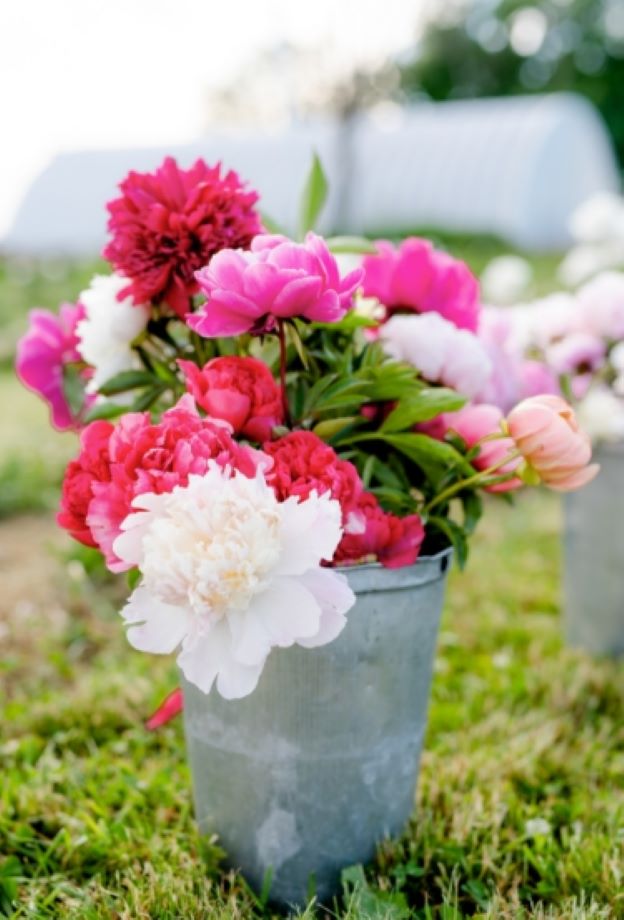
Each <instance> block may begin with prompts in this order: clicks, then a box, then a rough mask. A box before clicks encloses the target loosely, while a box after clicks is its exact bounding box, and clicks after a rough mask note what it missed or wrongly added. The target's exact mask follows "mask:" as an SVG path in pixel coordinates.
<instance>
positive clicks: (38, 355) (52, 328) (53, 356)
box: [15, 303, 85, 431]
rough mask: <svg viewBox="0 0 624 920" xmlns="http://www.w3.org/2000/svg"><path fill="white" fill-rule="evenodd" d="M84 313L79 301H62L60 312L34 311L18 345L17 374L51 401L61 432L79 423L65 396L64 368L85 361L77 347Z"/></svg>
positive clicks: (52, 412) (32, 388) (55, 423)
mask: <svg viewBox="0 0 624 920" xmlns="http://www.w3.org/2000/svg"><path fill="white" fill-rule="evenodd" d="M84 316H85V310H84V307H83V306H82V304H79V303H78V304H71V303H64V304H62V305H61V307H60V309H59V312H58V315H56V314H54V313H52V312H50V310H31V311H30V314H29V322H30V325H29V328H28V332H27V333H26V334H25V335H24V336H23V337H22V338H21V339H20V341H19V342H18V345H17V360H16V362H15V369H16V371H17V375H18V377H19V378H20V380H21V381H22V383H23V384H24V385H25V386H27V387H28V388H29V389H30V390H33V391H34V392H35V393H38V394H39V396H41V397H42V399H44V400H45V401H46V402H47V403H48V405H49V406H50V416H51V419H52V424H53V425H54V427H55V428H57V429H58V430H59V431H66V430H67V429H68V428H77V427H78V425H79V421H78V419H77V418H75V417H74V416H73V415H72V412H71V409H70V407H69V405H68V403H67V399H66V397H65V392H64V389H63V369H64V367H65V366H66V365H68V364H73V363H75V362H78V361H80V362H81V361H82V358H81V357H80V355H79V354H78V351H77V350H76V345H77V344H78V338H77V336H76V326H77V325H78V323H79V322H80V320H81V319H84Z"/></svg>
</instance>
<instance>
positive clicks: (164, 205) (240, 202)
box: [104, 157, 261, 317]
mask: <svg viewBox="0 0 624 920" xmlns="http://www.w3.org/2000/svg"><path fill="white" fill-rule="evenodd" d="M120 189H121V193H122V194H121V197H120V198H116V199H115V200H114V201H111V202H109V203H108V211H109V213H110V218H109V221H108V229H109V231H110V233H111V236H112V239H111V240H110V242H109V243H108V244H107V246H106V248H105V249H104V258H106V259H108V260H109V261H110V262H111V263H112V265H113V266H114V267H115V269H116V270H117V271H118V272H119V274H121V275H124V276H125V277H126V278H128V285H127V287H126V288H124V290H123V291H121V293H120V294H119V297H120V298H121V297H125V296H128V295H129V294H131V295H132V298H133V300H134V302H135V303H136V304H144V303H150V302H151V303H155V304H161V303H164V304H166V305H167V306H168V307H170V309H171V310H173V311H174V312H175V313H177V315H178V316H180V317H183V316H184V315H185V314H186V313H187V312H188V310H189V305H190V298H191V297H192V295H193V294H195V293H196V292H197V282H196V280H195V272H196V270H197V269H198V268H201V267H202V265H205V264H206V263H207V262H208V260H209V259H210V258H211V256H213V255H214V254H215V253H216V252H219V250H221V249H227V248H232V249H239V248H247V247H248V246H249V244H250V243H251V241H252V239H253V237H254V236H255V235H256V234H257V233H259V232H260V230H261V223H260V217H259V216H258V213H257V212H256V210H255V209H254V206H255V204H256V202H257V200H258V195H257V193H256V192H254V191H246V190H245V187H244V185H243V183H241V181H240V179H239V177H238V175H237V174H236V173H235V172H232V171H230V172H227V173H224V174H222V171H221V164H217V165H216V166H207V165H206V163H204V161H203V160H197V162H196V163H195V164H194V165H193V166H191V168H190V169H187V170H184V169H181V168H180V167H179V166H178V164H177V163H176V161H175V160H174V159H173V158H172V157H167V158H166V159H165V161H164V162H163V164H162V166H160V167H159V168H158V169H157V170H156V171H155V172H153V173H137V172H130V173H129V174H128V176H127V177H126V179H124V181H123V182H122V183H121V185H120Z"/></svg>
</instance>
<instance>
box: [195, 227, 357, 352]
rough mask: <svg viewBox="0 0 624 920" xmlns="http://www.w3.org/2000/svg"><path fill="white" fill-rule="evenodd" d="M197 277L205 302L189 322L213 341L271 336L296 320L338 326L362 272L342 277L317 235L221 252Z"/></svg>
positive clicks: (265, 238)
mask: <svg viewBox="0 0 624 920" xmlns="http://www.w3.org/2000/svg"><path fill="white" fill-rule="evenodd" d="M196 277H197V281H198V283H199V287H200V289H201V290H202V291H203V293H204V294H205V295H206V297H207V302H206V303H205V304H203V305H202V306H201V307H200V308H199V310H198V311H197V312H196V313H192V314H189V315H187V317H186V321H187V324H188V325H189V326H190V328H191V329H193V330H194V331H195V332H197V333H198V334H199V335H203V336H205V337H206V338H211V337H215V336H234V335H242V334H243V333H245V332H251V333H254V334H259V333H262V332H268V331H271V330H273V329H275V327H276V324H277V322H278V321H279V320H284V319H292V318H294V317H299V318H301V319H307V320H310V321H314V322H322V323H329V322H335V321H336V320H339V319H341V317H342V316H344V314H345V313H346V311H347V309H348V308H349V306H350V305H351V300H352V296H353V293H354V291H355V289H356V287H357V286H358V284H359V282H360V280H361V278H362V271H361V269H356V270H355V271H352V272H350V273H349V274H348V275H346V277H345V278H341V277H340V274H339V271H338V265H337V263H336V259H335V258H334V256H333V255H332V254H331V253H330V251H329V249H328V248H327V246H326V244H325V241H324V240H323V239H322V238H321V237H319V236H315V234H313V233H308V235H307V236H306V239H305V243H294V242H292V241H291V240H288V239H286V237H282V236H273V235H269V234H265V235H261V236H257V237H256V238H255V239H254V241H253V243H252V245H251V252H241V251H239V250H233V249H226V250H223V251H222V252H219V253H217V255H216V256H214V257H213V258H212V259H211V260H210V262H209V263H208V265H207V266H206V267H205V268H203V269H201V271H198V272H197V275H196Z"/></svg>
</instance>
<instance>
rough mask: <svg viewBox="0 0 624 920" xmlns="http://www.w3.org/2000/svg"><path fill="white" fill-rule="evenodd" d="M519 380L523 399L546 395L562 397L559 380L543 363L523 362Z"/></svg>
mask: <svg viewBox="0 0 624 920" xmlns="http://www.w3.org/2000/svg"><path fill="white" fill-rule="evenodd" d="M519 378H520V393H521V397H522V399H527V398H528V397H529V396H540V395H544V394H546V395H549V396H561V388H560V386H559V382H558V380H557V378H556V377H555V375H554V374H553V372H552V371H551V369H550V368H549V367H546V365H545V364H543V363H542V362H541V361H533V360H528V361H522V363H521V364H520V367H519ZM512 408H513V407H512Z"/></svg>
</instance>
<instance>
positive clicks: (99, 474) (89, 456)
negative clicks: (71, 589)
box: [56, 421, 115, 547]
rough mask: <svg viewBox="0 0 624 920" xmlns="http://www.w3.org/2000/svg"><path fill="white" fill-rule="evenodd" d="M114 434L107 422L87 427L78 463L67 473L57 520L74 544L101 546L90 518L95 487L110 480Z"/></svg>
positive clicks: (70, 467)
mask: <svg viewBox="0 0 624 920" xmlns="http://www.w3.org/2000/svg"><path fill="white" fill-rule="evenodd" d="M114 430H115V429H114V427H113V425H111V423H110V422H105V421H97V422H91V424H90V425H87V427H86V428H84V429H83V431H82V432H81V434H80V454H79V456H78V459H77V460H72V461H71V462H70V463H69V464H68V466H67V469H66V471H65V477H64V479H63V491H62V494H61V507H60V510H59V513H58V515H57V518H56V520H57V523H58V524H59V525H60V526H61V527H63V528H64V529H65V530H67V531H68V533H70V534H71V536H72V537H73V538H74V540H78V542H79V543H84V544H85V546H94V547H96V546H97V545H98V544H97V542H96V540H95V539H94V537H93V534H92V533H91V528H90V527H89V525H88V524H87V514H88V513H89V505H90V504H91V500H92V499H93V489H92V484H93V483H94V482H108V481H109V480H110V458H109V453H108V444H109V441H110V437H111V435H112V433H113V431H114Z"/></svg>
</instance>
